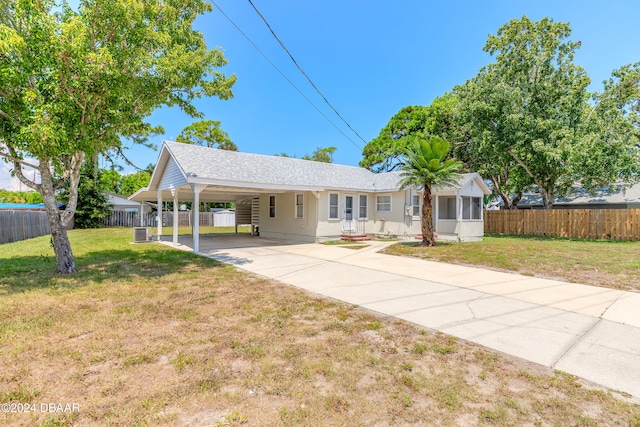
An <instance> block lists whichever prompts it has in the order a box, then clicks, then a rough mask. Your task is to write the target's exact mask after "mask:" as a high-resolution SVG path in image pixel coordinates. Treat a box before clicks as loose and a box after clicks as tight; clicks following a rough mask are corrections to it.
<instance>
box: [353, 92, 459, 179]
mask: <svg viewBox="0 0 640 427" xmlns="http://www.w3.org/2000/svg"><path fill="white" fill-rule="evenodd" d="M456 102H457V101H456V98H455V97H454V96H452V95H451V94H447V95H444V96H442V97H440V98H436V99H434V100H433V102H432V103H431V105H429V106H428V107H422V106H409V107H404V108H402V109H401V110H400V111H398V113H397V114H396V115H394V116H393V117H391V119H390V120H389V123H387V125H386V126H385V127H384V128H383V129H382V130H381V131H380V134H379V135H378V136H377V137H375V138H374V139H372V140H371V141H370V142H369V143H368V144H367V145H366V146H365V147H364V149H363V151H362V155H363V159H362V160H361V161H360V166H362V167H365V168H367V169H369V170H372V171H374V172H384V171H392V170H395V169H398V168H399V167H400V164H401V159H402V156H403V155H404V152H405V150H406V149H407V147H410V146H411V145H412V143H413V139H414V137H415V136H416V135H426V136H437V137H440V138H443V139H447V140H452V141H453V140H458V139H459V136H458V126H457V124H456V123H455V121H454V114H453V112H454V107H455V104H456Z"/></svg>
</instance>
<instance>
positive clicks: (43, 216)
mask: <svg viewBox="0 0 640 427" xmlns="http://www.w3.org/2000/svg"><path fill="white" fill-rule="evenodd" d="M50 233H51V228H50V227H49V218H47V213H46V212H44V211H26V210H0V244H2V243H10V242H18V241H20V240H26V239H31V238H33V237H39V236H44V235H46V234H50Z"/></svg>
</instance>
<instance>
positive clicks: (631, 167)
mask: <svg viewBox="0 0 640 427" xmlns="http://www.w3.org/2000/svg"><path fill="white" fill-rule="evenodd" d="M570 34H571V29H570V27H569V24H567V23H563V22H557V23H556V22H554V21H553V20H552V19H549V18H544V19H542V20H540V21H538V22H532V21H531V20H530V19H529V18H527V17H526V16H523V17H522V18H521V19H519V20H518V19H514V20H511V21H510V22H508V23H507V24H505V25H504V26H502V27H501V28H500V29H499V30H498V32H497V33H496V34H495V35H491V36H489V38H488V40H487V43H486V45H485V46H484V50H485V51H486V52H488V53H489V54H491V55H494V56H495V59H496V60H495V62H494V63H492V64H489V65H488V66H486V67H484V68H482V69H481V70H480V72H479V73H478V75H477V76H476V77H475V78H473V79H471V80H469V81H468V82H466V83H465V85H463V86H461V87H457V88H456V89H455V93H456V94H457V96H458V99H459V104H458V108H457V112H456V114H457V118H458V121H459V123H460V126H461V127H462V128H463V135H465V141H464V144H461V145H460V146H459V147H458V148H457V149H456V155H457V156H458V157H460V158H461V159H463V160H464V161H465V162H466V163H467V164H468V166H469V167H470V168H472V169H474V170H477V171H478V172H480V173H481V174H483V175H484V176H485V177H487V178H488V179H491V181H492V183H493V188H494V191H495V192H496V193H497V194H498V195H499V196H500V197H501V198H502V199H503V202H504V204H505V206H507V207H509V206H510V205H512V204H513V202H514V201H515V202H516V203H517V199H518V198H519V196H518V194H521V192H522V191H523V190H524V189H526V188H527V187H530V186H531V185H533V184H535V186H536V187H537V189H538V190H539V191H540V193H541V195H542V198H543V201H544V205H545V207H547V208H548V207H551V205H552V202H553V198H554V196H556V195H562V194H564V193H565V192H566V191H568V190H569V189H570V188H571V186H572V185H573V184H574V183H576V182H580V183H581V184H582V185H583V186H585V187H587V188H590V189H593V188H595V187H597V186H600V185H604V184H606V183H609V182H613V181H616V180H619V179H624V180H631V179H634V177H636V176H637V172H638V169H639V164H640V163H639V162H638V152H637V150H635V149H634V147H633V143H634V139H633V138H632V132H631V131H632V129H633V127H634V126H633V122H634V120H636V119H637V114H636V115H635V116H634V114H633V109H634V106H635V107H637V105H638V104H637V99H638V78H637V75H638V74H637V69H638V67H637V66H636V67H635V68H634V67H632V66H629V67H627V68H624V67H623V69H621V70H618V72H616V73H614V77H613V78H612V79H611V80H610V81H609V82H608V83H607V84H606V85H605V92H604V93H603V94H601V95H598V94H595V96H593V97H592V95H591V94H590V93H589V92H588V91H587V87H588V85H589V84H590V82H591V80H590V79H589V77H588V75H587V73H586V72H585V70H584V69H583V68H582V67H580V66H578V65H576V64H574V54H575V51H576V50H577V49H578V48H579V47H580V42H572V41H569V40H568V37H569V36H570ZM621 93H623V94H625V95H620V94H621ZM590 98H592V99H593V100H594V103H595V104H596V107H595V108H593V106H592V104H591V103H590V102H589V100H590ZM634 99H635V104H634ZM625 111H626V113H625ZM636 112H637V108H636ZM636 129H637V126H636ZM635 143H637V139H635ZM514 194H515V195H516V196H515V200H514V199H513V195H514Z"/></svg>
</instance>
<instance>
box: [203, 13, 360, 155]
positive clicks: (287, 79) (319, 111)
mask: <svg viewBox="0 0 640 427" xmlns="http://www.w3.org/2000/svg"><path fill="white" fill-rule="evenodd" d="M211 3H212V4H213V5H214V6H215V7H216V8H218V10H219V11H220V13H222V15H223V16H224V17H225V18H227V21H229V22H230V23H231V25H233V26H234V27H235V28H236V30H238V32H239V33H240V34H242V35H243V36H244V38H245V39H247V41H248V42H249V43H250V44H251V46H253V47H254V48H255V49H256V50H257V51H258V52H259V53H260V55H262V57H263V58H264V59H265V60H266V61H267V62H268V63H269V64H271V66H272V67H273V68H275V70H276V71H277V72H278V73H280V75H281V76H282V77H283V78H284V79H285V80H286V81H287V82H288V83H289V84H290V85H291V86H292V87H293V88H294V89H295V90H296V91H297V92H298V93H299V94H300V95H301V96H302V97H303V98H304V99H305V100H306V101H307V102H308V103H309V104H311V106H312V107H313V108H314V109H315V110H316V111H317V112H318V113H320V115H321V116H322V117H324V118H325V120H326V121H328V122H329V123H331V126H333V127H334V128H336V130H337V131H338V132H340V133H341V134H342V136H344V137H345V138H346V139H347V140H348V141H349V142H351V143H352V144H353V145H355V146H356V148H358V150H362V148H361V147H360V146H359V145H358V144H356V143H355V142H353V140H352V139H351V138H349V136H347V134H345V133H344V132H343V131H342V129H340V128H339V127H338V126H337V125H336V124H335V123H333V122H332V121H331V119H330V118H329V117H327V115H326V114H324V113H323V112H322V111H321V110H320V109H319V108H318V107H317V106H316V105H315V104H314V103H313V102H312V101H311V100H310V99H309V98H307V96H306V95H305V94H304V93H303V92H302V91H301V90H300V89H298V87H297V86H296V85H295V84H294V83H293V82H292V81H291V80H289V78H288V77H287V76H286V75H285V74H284V73H283V72H282V71H281V70H280V69H279V68H278V67H277V66H276V64H274V63H273V62H272V61H271V60H270V59H269V57H268V56H267V55H266V54H265V53H264V52H263V51H262V50H261V49H260V48H259V47H258V46H257V45H256V44H255V43H254V42H253V41H252V40H251V39H250V38H249V36H247V35H246V34H245V33H244V31H242V29H241V28H240V27H239V26H238V25H236V23H235V22H233V20H232V19H231V18H230V17H229V15H227V14H226V13H224V10H222V8H221V7H220V6H218V4H216V2H214V1H211ZM356 135H357V134H356ZM358 136H360V135H358ZM360 139H362V138H360ZM365 144H366V142H365Z"/></svg>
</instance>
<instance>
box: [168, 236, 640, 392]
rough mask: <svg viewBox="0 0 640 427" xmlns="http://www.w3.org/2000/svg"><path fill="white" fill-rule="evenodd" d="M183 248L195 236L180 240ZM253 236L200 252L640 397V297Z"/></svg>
mask: <svg viewBox="0 0 640 427" xmlns="http://www.w3.org/2000/svg"><path fill="white" fill-rule="evenodd" d="M180 242H181V243H183V244H184V245H186V246H185V247H182V248H183V249H187V250H189V249H190V243H191V242H190V240H189V237H186V236H181V240H180ZM369 243H370V245H371V246H369V247H368V248H366V249H360V250H350V249H346V248H341V247H339V246H327V245H320V244H295V243H291V242H282V241H276V240H269V239H264V238H255V237H250V236H213V237H208V238H205V239H202V240H201V246H200V250H201V254H202V255H205V256H208V257H211V258H214V259H217V260H219V261H222V262H225V263H227V264H231V265H235V266H237V267H238V268H240V269H242V270H246V271H249V272H252V273H255V274H258V275H261V276H265V277H268V278H271V279H275V280H278V281H280V282H283V283H287V284H290V285H293V286H296V287H299V288H302V289H306V290H308V291H311V292H314V293H317V294H321V295H325V296H328V297H331V298H335V299H338V300H342V301H345V302H348V303H350V304H357V305H359V306H361V307H365V308H368V309H371V310H374V311H377V312H379V313H383V314H386V315H390V316H394V317H398V318H400V319H405V320H408V321H410V322H413V323H415V324H418V325H421V326H424V327H427V328H430V329H434V330H438V331H441V332H444V333H447V334H450V335H453V336H456V337H459V338H462V339H465V340H469V341H472V342H475V343H478V344H481V345H484V346H486V347H489V348H492V349H494V350H498V351H501V352H504V353H507V354H510V355H513V356H517V357H520V358H523V359H526V360H529V361H532V362H535V363H539V364H542V365H545V366H548V367H551V368H553V369H559V370H562V371H565V372H568V373H570V374H573V375H576V376H579V377H582V378H584V379H587V380H589V381H592V382H594V383H597V384H600V385H603V386H606V387H608V388H611V389H614V390H620V391H623V392H626V393H630V394H632V395H633V396H634V397H636V398H640V293H635V292H624V291H618V290H612V289H606V288H600V287H595V286H586V285H580V284H571V283H566V282H559V281H555V280H546V279H539V278H534V277H529V276H522V275H519V274H510V273H502V272H496V271H491V270H485V269H481V268H473V267H463V266H458V265H451V264H445V263H439V262H432V261H426V260H419V259H415V258H405V257H396V256H391V255H384V254H379V253H377V251H378V250H380V249H382V248H383V247H384V246H385V245H388V244H389V243H386V242H369Z"/></svg>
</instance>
